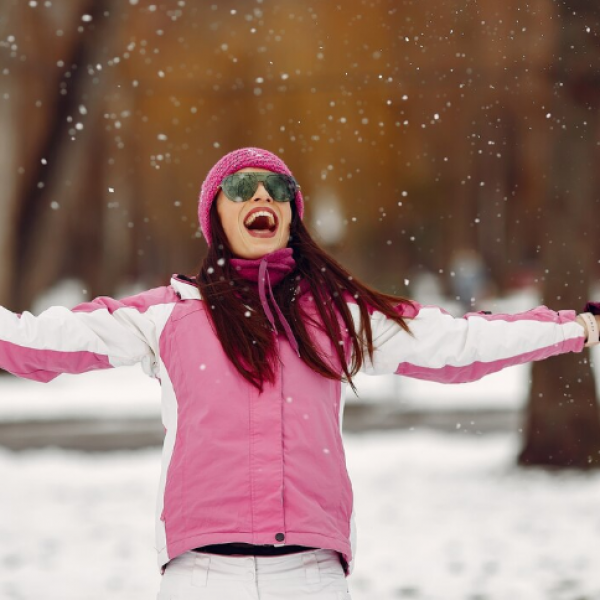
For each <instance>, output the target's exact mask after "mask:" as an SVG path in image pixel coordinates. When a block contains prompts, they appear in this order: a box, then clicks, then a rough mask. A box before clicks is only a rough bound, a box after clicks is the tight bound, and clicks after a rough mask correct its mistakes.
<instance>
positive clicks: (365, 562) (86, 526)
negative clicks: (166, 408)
mask: <svg viewBox="0 0 600 600" xmlns="http://www.w3.org/2000/svg"><path fill="white" fill-rule="evenodd" d="M346 445H347V455H348V466H349V470H350V473H351V476H352V479H353V483H354V488H355V493H356V507H357V519H358V532H359V538H358V556H357V562H356V569H355V572H354V574H353V575H352V577H351V578H350V589H351V592H352V597H353V598H354V600H397V599H398V598H405V599H417V600H426V599H431V600H453V599H456V600H484V599H485V600H507V599H509V598H510V599H512V600H599V599H600V552H599V551H598V550H599V548H600V474H593V475H585V474H574V473H571V474H560V475H551V474H548V473H545V472H541V471H527V472H522V471H519V470H517V469H515V468H514V467H513V463H514V457H515V453H516V451H517V448H518V440H516V439H514V438H512V437H510V436H509V435H507V434H503V435H493V436H492V435H490V436H483V437H477V436H474V435H466V434H464V433H460V432H458V433H454V434H440V433H427V432H424V431H413V432H392V433H389V432H388V433H385V434H382V433H377V434H363V435H357V434H354V435H351V436H346ZM158 468H159V452H158V450H154V449H153V450H147V451H141V452H135V453H107V454H98V455H84V454H79V453H74V452H73V453H69V452H65V451H59V450H53V451H35V452H33V451H32V452H25V453H19V454H12V453H9V452H6V451H0V477H1V480H2V486H1V487H0V506H2V508H3V510H2V511H0V540H2V543H1V544H0V598H2V599H3V600H31V599H36V600H37V599H42V598H43V599H45V600H54V599H56V600H106V599H107V598H110V599H111V600H138V599H139V600H143V599H144V600H145V599H150V598H155V596H156V591H157V589H158V584H159V577H160V576H159V575H158V572H157V569H156V565H155V556H154V550H153V514H154V499H155V498H154V496H155V489H156V486H157V479H158Z"/></svg>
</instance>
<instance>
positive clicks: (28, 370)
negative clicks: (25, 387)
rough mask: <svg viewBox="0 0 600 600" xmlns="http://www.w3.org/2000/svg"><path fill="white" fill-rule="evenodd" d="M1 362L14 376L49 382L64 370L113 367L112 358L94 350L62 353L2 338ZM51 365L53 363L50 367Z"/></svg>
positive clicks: (85, 370)
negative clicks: (50, 367)
mask: <svg viewBox="0 0 600 600" xmlns="http://www.w3.org/2000/svg"><path fill="white" fill-rule="evenodd" d="M0 364H1V365H2V368H3V369H4V370H6V371H8V372H9V373H12V374H13V375H17V376H18V377H24V378H26V379H32V380H33V381H40V382H42V383H48V382H49V381H52V380H53V379H55V378H56V377H58V376H59V375H60V374H61V373H71V374H76V373H86V372H87V371H94V370H96V369H111V368H112V365H111V364H110V362H109V360H108V358H107V357H106V356H103V355H102V354H95V353H94V352H86V351H80V352H60V351H57V350H37V349H35V348H27V347H25V346H18V345H17V344H12V343H10V342H6V341H0ZM47 365H52V370H51V371H50V370H48V367H47Z"/></svg>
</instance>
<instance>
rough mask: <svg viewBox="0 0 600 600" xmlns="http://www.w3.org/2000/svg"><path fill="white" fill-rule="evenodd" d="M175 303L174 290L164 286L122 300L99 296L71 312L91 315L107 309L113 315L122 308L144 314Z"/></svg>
mask: <svg viewBox="0 0 600 600" xmlns="http://www.w3.org/2000/svg"><path fill="white" fill-rule="evenodd" d="M175 301H177V295H176V294H175V292H174V291H173V289H172V288H171V287H165V286H162V287H158V288H153V289H151V290H148V291H147V292H143V293H141V294H136V295H134V296H129V297H128V298H122V299H120V300H115V299H114V298H109V297H108V296H99V297H98V298H94V299H93V300H92V301H90V302H83V303H82V304H79V305H77V306H76V307H75V308H73V309H72V310H71V312H74V313H78V312H87V313H89V312H94V311H95V310H101V309H103V308H105V309H106V310H107V311H108V312H109V313H110V314H111V315H112V314H113V313H114V312H115V311H117V310H119V309H120V308H135V310H137V311H138V312H139V313H142V314H143V313H145V312H146V311H147V310H148V309H149V308H150V307H152V306H155V305H156V304H166V303H169V302H175Z"/></svg>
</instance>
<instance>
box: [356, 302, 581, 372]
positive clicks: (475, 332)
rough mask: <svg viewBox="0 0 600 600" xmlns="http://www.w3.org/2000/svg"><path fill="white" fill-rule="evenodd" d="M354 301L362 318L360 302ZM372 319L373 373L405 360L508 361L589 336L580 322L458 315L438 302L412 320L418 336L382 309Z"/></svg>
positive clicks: (432, 363) (430, 363)
mask: <svg viewBox="0 0 600 600" xmlns="http://www.w3.org/2000/svg"><path fill="white" fill-rule="evenodd" d="M349 306H350V310H351V312H352V316H353V318H354V319H355V321H356V322H357V323H358V321H359V318H360V312H359V310H358V307H357V306H356V305H353V304H350V305H349ZM371 324H372V327H373V342H374V345H375V347H376V350H375V352H374V356H373V363H372V364H371V363H370V361H369V360H368V358H367V359H366V360H365V365H364V366H363V369H362V370H363V371H364V372H365V373H367V374H371V375H381V374H389V373H394V372H395V371H396V369H397V368H398V364H399V363H402V362H408V363H411V364H413V365H415V366H419V367H427V368H434V369H435V368H441V367H444V366H446V365H450V366H454V367H462V366H467V365H471V364H473V363H474V362H476V361H478V362H484V363H486V362H494V361H498V360H505V359H508V358H511V357H514V356H517V355H520V354H525V353H528V352H533V351H535V350H539V349H541V348H545V347H548V346H551V345H553V344H561V343H562V342H564V341H565V340H570V339H576V338H579V337H581V336H582V335H583V328H582V327H581V325H579V324H578V323H577V322H576V321H573V322H566V323H562V324H559V323H554V322H546V321H538V320H535V317H532V318H531V319H530V320H529V319H528V320H519V321H504V320H489V319H486V318H485V317H484V316H479V315H473V316H469V317H468V318H455V317H452V316H451V315H447V314H445V313H444V312H443V311H441V310H440V309H439V308H437V307H424V308H422V309H421V310H420V312H419V314H418V315H417V317H416V318H414V319H408V320H407V324H408V326H409V328H410V331H411V332H412V334H413V335H412V336H411V335H410V334H408V333H407V332H405V331H404V330H403V329H402V328H401V327H400V326H399V325H397V324H396V323H394V322H393V321H391V320H389V319H387V318H386V317H385V316H384V315H383V314H382V313H380V312H375V313H374V314H373V315H372V317H371Z"/></svg>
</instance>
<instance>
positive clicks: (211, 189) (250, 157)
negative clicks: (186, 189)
mask: <svg viewBox="0 0 600 600" xmlns="http://www.w3.org/2000/svg"><path fill="white" fill-rule="evenodd" d="M246 167H257V168H259V169H267V170H269V171H273V173H280V174H281V175H292V172H291V171H290V170H289V169H288V167H287V165H286V164H285V163H284V162H283V161H282V160H281V159H280V158H279V157H278V156H275V154H273V153H271V152H269V151H268V150H261V149H260V148H240V149H239V150H234V151H233V152H230V153H229V154H226V155H225V156H224V157H223V158H221V159H220V160H219V161H218V162H217V164H216V165H215V166H214V167H213V168H212V169H211V170H210V171H209V172H208V175H207V176H206V179H205V180H204V182H203V183H202V188H201V190H200V201H199V203H198V219H199V221H200V229H202V233H203V234H204V237H205V238H206V242H207V244H208V245H209V246H210V244H211V242H212V235H211V231H210V207H211V205H212V203H213V202H214V200H215V198H216V196H217V192H218V191H219V186H220V185H221V182H222V181H223V179H224V178H225V177H227V175H231V174H232V173H236V172H237V171H239V170H240V169H245V168H246ZM295 204H296V210H297V211H298V216H299V217H300V218H302V216H303V214H304V199H303V198H302V193H301V192H300V190H298V191H297V192H296V198H295Z"/></svg>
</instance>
